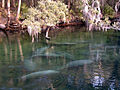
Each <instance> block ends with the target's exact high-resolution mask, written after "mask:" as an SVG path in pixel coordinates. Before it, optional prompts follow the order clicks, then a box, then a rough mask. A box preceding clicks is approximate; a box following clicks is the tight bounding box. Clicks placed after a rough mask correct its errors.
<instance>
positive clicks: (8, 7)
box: [7, 0, 10, 28]
mask: <svg viewBox="0 0 120 90" xmlns="http://www.w3.org/2000/svg"><path fill="white" fill-rule="evenodd" d="M7 9H8V20H7V27H8V28H9V26H10V0H8V2H7Z"/></svg>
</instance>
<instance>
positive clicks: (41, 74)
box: [21, 70, 59, 79]
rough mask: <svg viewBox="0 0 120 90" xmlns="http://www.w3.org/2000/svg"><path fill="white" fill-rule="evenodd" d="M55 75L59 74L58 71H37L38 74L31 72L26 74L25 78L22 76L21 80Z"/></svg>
mask: <svg viewBox="0 0 120 90" xmlns="http://www.w3.org/2000/svg"><path fill="white" fill-rule="evenodd" d="M57 73H59V71H56V70H45V71H38V72H33V73H30V74H27V75H25V76H22V77H21V79H28V78H33V77H38V76H44V75H51V74H57Z"/></svg>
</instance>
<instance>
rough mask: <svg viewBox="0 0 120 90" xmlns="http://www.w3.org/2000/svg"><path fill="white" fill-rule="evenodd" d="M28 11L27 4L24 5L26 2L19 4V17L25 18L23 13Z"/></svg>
mask: <svg viewBox="0 0 120 90" xmlns="http://www.w3.org/2000/svg"><path fill="white" fill-rule="evenodd" d="M27 12H28V6H27V5H26V3H22V5H21V15H22V16H21V18H26V17H25V16H26V15H25V14H26V13H27Z"/></svg>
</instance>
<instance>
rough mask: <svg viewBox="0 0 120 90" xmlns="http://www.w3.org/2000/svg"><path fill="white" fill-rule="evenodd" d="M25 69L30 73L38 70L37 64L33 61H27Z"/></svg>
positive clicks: (25, 61)
mask: <svg viewBox="0 0 120 90" xmlns="http://www.w3.org/2000/svg"><path fill="white" fill-rule="evenodd" d="M24 68H26V69H27V70H28V71H34V70H35V69H36V63H35V62H33V61H32V60H31V59H25V60H24Z"/></svg>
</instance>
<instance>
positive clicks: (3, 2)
mask: <svg viewBox="0 0 120 90" xmlns="http://www.w3.org/2000/svg"><path fill="white" fill-rule="evenodd" d="M2 8H5V0H2Z"/></svg>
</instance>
